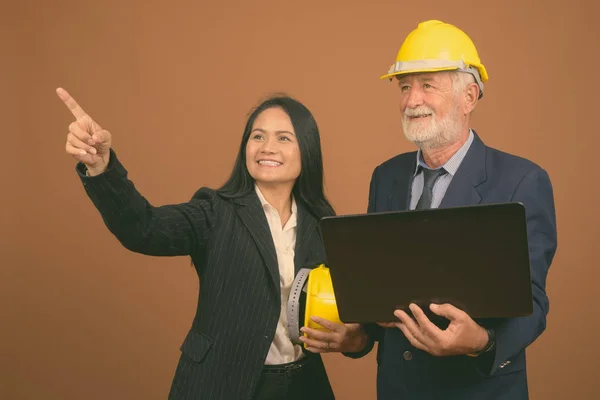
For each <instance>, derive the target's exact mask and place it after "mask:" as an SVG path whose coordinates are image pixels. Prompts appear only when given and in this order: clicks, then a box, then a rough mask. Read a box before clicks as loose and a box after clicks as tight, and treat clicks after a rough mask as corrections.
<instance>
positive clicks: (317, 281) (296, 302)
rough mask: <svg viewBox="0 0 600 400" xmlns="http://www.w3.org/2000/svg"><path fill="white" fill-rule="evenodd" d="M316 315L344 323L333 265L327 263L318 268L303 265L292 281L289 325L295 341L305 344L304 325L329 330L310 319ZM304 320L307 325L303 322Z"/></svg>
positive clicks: (288, 310) (291, 335)
mask: <svg viewBox="0 0 600 400" xmlns="http://www.w3.org/2000/svg"><path fill="white" fill-rule="evenodd" d="M313 315H314V316H318V317H321V318H324V319H327V320H329V321H332V322H335V323H338V324H341V323H342V322H341V321H340V317H339V314H338V310H337V305H336V302H335V294H334V292H333V283H332V282H331V275H330V273H329V268H327V267H326V266H325V264H320V265H319V266H318V267H316V268H314V269H308V268H302V269H301V270H300V271H298V274H297V275H296V278H295V279H294V282H293V283H292V288H291V290H290V296H289V299H288V304H287V326H288V331H289V333H290V337H291V339H292V342H293V343H296V344H302V342H301V341H300V336H301V335H302V332H300V328H301V327H302V326H307V327H309V328H313V329H318V330H321V331H328V329H327V328H325V327H323V326H321V325H319V324H316V323H315V322H313V321H312V320H311V319H310V317H311V316H313ZM301 321H302V322H303V323H304V324H303V325H300V322H301ZM304 347H306V345H305V346H304Z"/></svg>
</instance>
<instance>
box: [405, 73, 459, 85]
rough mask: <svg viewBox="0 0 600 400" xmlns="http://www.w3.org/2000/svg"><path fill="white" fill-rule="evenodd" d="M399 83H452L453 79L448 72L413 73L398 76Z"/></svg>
mask: <svg viewBox="0 0 600 400" xmlns="http://www.w3.org/2000/svg"><path fill="white" fill-rule="evenodd" d="M396 79H397V80H398V82H400V83H403V82H414V81H417V82H428V81H434V82H451V81H452V77H451V75H450V72H448V71H439V72H413V73H410V74H401V75H396Z"/></svg>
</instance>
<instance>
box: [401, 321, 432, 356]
mask: <svg viewBox="0 0 600 400" xmlns="http://www.w3.org/2000/svg"><path fill="white" fill-rule="evenodd" d="M398 328H400V330H401V331H402V333H403V334H404V336H406V338H407V339H408V341H409V342H410V344H412V345H413V346H414V347H416V348H417V349H419V350H423V351H427V352H428V349H427V346H425V344H423V343H421V342H420V341H419V339H417V338H416V337H415V335H413V334H412V332H411V331H410V330H409V329H408V328H407V327H406V325H404V324H398Z"/></svg>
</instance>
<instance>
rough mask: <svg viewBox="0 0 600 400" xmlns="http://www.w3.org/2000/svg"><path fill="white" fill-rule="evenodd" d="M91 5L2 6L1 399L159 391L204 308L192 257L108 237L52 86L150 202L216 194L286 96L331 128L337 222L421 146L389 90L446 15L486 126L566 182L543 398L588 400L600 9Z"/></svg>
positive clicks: (154, 394)
mask: <svg viewBox="0 0 600 400" xmlns="http://www.w3.org/2000/svg"><path fill="white" fill-rule="evenodd" d="M88 3H91V2H82V1H53V2H48V1H42V0H38V1H35V0H29V1H23V0H21V1H18V2H17V1H12V2H11V1H9V0H3V2H2V10H1V11H0V22H1V24H0V26H1V28H0V29H2V31H3V32H2V35H1V37H2V38H1V39H0V40H1V41H2V42H0V43H1V44H2V56H0V57H1V59H0V69H1V71H0V72H1V75H0V76H1V77H2V78H0V79H1V81H2V83H3V86H4V94H3V96H1V97H0V98H1V100H0V101H1V102H2V104H1V108H0V110H1V111H0V112H1V120H2V122H3V127H4V128H5V129H6V131H5V132H3V133H2V136H1V137H2V142H0V144H1V147H0V148H1V149H2V155H1V156H0V160H1V162H2V167H1V168H0V174H1V175H0V178H1V179H2V196H0V199H1V200H0V201H1V202H2V204H1V207H0V216H1V218H2V222H1V226H0V230H1V233H2V240H1V260H0V261H1V266H0V268H1V269H0V295H1V297H0V299H1V300H0V323H1V328H0V398H3V399H38V398H43V399H84V398H85V399H117V398H119V399H121V398H122V399H125V398H127V399H131V398H140V399H141V398H143V399H163V398H166V395H167V392H168V388H169V385H170V382H171V378H172V374H173V371H174V368H175V365H176V362H177V358H178V356H179V350H178V348H179V345H180V344H181V342H182V340H183V338H184V335H185V333H186V331H187V329H188V328H189V326H190V323H191V320H192V317H193V314H194V310H195V305H196V304H195V302H196V296H197V290H198V282H197V279H196V276H195V273H194V271H193V269H192V268H190V265H189V260H188V259H186V258H152V257H147V256H142V255H138V254H134V253H131V252H129V251H127V250H125V249H123V248H122V247H121V246H120V245H119V243H118V242H117V241H116V240H115V239H114V238H113V237H112V236H111V234H110V233H109V232H108V230H107V229H106V228H105V226H104V225H103V223H102V221H101V218H100V217H99V215H98V213H97V212H96V211H95V209H94V208H93V206H92V204H91V202H90V201H88V199H87V198H86V196H85V194H84V192H83V190H82V187H81V185H80V182H79V181H78V179H77V176H76V175H75V172H74V162H73V160H72V159H71V158H70V157H68V156H67V155H66V154H65V153H64V141H65V137H66V133H67V126H68V124H69V123H70V121H71V116H70V114H69V113H68V111H67V109H66V108H65V107H64V106H63V105H62V104H61V102H60V101H59V99H58V98H57V97H56V95H55V93H54V89H55V88H56V87H57V86H64V87H65V88H67V89H68V90H70V91H71V92H72V94H73V95H74V96H75V97H76V98H77V99H78V100H79V101H80V103H81V104H82V105H83V107H84V108H85V109H86V110H87V111H88V112H90V113H91V115H92V116H94V117H95V118H96V119H97V120H98V121H99V122H100V123H101V124H103V125H104V126H105V127H106V128H107V129H109V130H111V131H112V133H113V135H114V145H115V148H116V150H117V151H118V152H119V155H120V157H121V158H122V160H123V162H124V163H125V165H126V167H127V168H128V169H129V171H130V174H131V175H130V176H131V178H132V179H133V180H134V182H135V183H136V185H137V186H138V187H139V188H140V189H141V191H142V192H143V193H144V194H145V195H146V196H147V197H148V198H149V200H150V201H152V202H153V203H154V204H164V203H171V202H181V201H185V200H187V199H188V198H189V197H190V196H191V195H192V194H193V192H194V191H195V190H196V189H197V188H198V187H199V186H201V185H206V186H212V187H215V186H217V185H219V184H220V183H222V182H223V180H224V179H225V178H226V177H227V175H228V174H229V172H230V169H231V166H232V163H233V159H234V156H235V154H236V151H237V146H238V142H239V140H240V136H241V132H242V128H243V123H244V120H245V117H246V113H247V111H248V110H249V108H250V107H252V106H253V105H255V104H256V103H257V102H258V101H259V100H260V99H261V98H263V97H264V96H265V95H267V94H268V93H270V92H273V91H286V92H288V93H290V94H292V95H294V96H296V97H298V98H299V99H300V100H302V101H303V102H305V103H306V104H307V105H308V107H309V108H310V109H311V110H312V111H313V112H314V114H315V116H316V118H317V121H318V123H319V125H320V128H321V130H322V135H323V150H324V155H325V167H326V185H327V193H328V195H329V197H330V199H331V200H332V202H333V204H334V206H335V207H336V209H337V211H338V212H339V213H355V212H363V211H364V210H365V209H366V203H367V191H368V183H369V178H370V174H371V171H372V169H373V168H374V167H375V166H376V165H377V164H378V163H380V162H381V161H383V160H385V159H387V158H389V157H390V156H393V155H395V154H397V153H399V152H403V151H407V150H411V149H412V147H411V146H410V145H409V144H408V143H407V142H405V140H404V138H403V136H402V133H401V127H400V122H399V121H400V118H399V111H398V106H397V97H396V96H397V92H396V90H395V88H394V87H393V86H392V85H390V84H389V83H387V82H386V81H379V80H378V77H379V76H380V75H381V74H382V73H384V72H385V71H386V70H387V68H388V66H389V65H390V64H391V63H392V62H393V59H394V57H395V55H396V52H397V50H398V48H399V46H400V44H401V42H402V40H403V38H404V36H405V35H406V34H407V33H408V32H409V31H410V30H412V29H413V28H414V27H416V24H417V22H418V21H421V20H425V19H431V18H436V19H441V20H445V21H448V22H451V23H454V24H456V25H458V26H459V27H461V28H463V29H464V30H465V31H466V32H468V34H469V35H470V36H471V37H472V38H473V40H474V41H475V42H476V45H477V46H478V49H479V51H480V55H481V57H482V59H483V61H484V63H485V65H486V67H487V68H488V71H489V74H490V81H489V84H488V85H487V86H486V96H485V97H484V99H483V100H482V102H481V103H480V104H479V106H478V108H477V111H476V114H475V117H474V124H473V126H474V127H475V129H477V131H478V132H479V133H480V134H481V136H482V137H483V139H484V140H485V142H486V143H487V144H488V145H492V146H495V147H498V148H500V149H503V150H506V151H509V152H514V153H517V154H519V155H522V156H525V157H527V158H530V159H532V160H533V161H535V162H537V163H539V164H541V165H542V166H543V167H545V168H546V169H547V170H548V171H549V173H550V176H551V178H552V181H553V184H554V188H555V196H556V205H557V215H558V227H559V251H558V254H557V256H556V259H555V262H554V264H553V266H552V268H551V271H550V275H549V279H548V292H549V296H550V300H551V312H550V316H549V320H548V329H547V331H546V332H545V333H544V334H543V336H542V337H541V338H540V339H539V340H538V341H537V342H536V343H535V344H534V345H533V346H531V348H530V350H529V352H528V359H529V379H530V388H531V395H532V398H533V399H564V398H576V399H592V398H595V396H594V391H593V388H595V387H596V386H597V381H596V380H597V374H598V372H597V366H596V363H597V359H598V356H599V355H600V354H599V351H598V344H597V343H598V329H599V328H600V316H599V313H598V308H597V304H598V303H597V296H596V295H595V294H596V293H597V292H598V290H597V283H596V280H597V279H598V278H600V272H599V271H598V269H597V262H596V254H597V244H596V243H595V242H596V240H597V238H598V223H600V218H599V217H598V211H597V209H596V208H595V206H596V205H597V203H598V200H600V198H599V196H598V194H597V193H598V190H597V189H594V188H593V187H594V186H597V182H596V180H597V178H596V175H597V168H596V162H594V161H593V156H594V155H595V153H596V148H597V147H596V146H598V144H599V141H598V138H597V135H598V129H597V126H596V124H595V123H594V122H595V120H594V118H595V116H596V115H597V114H595V113H594V111H595V110H596V107H594V106H597V104H598V102H597V96H598V92H599V86H598V83H597V82H598V79H597V77H596V76H595V75H596V74H595V69H596V68H597V66H598V63H599V61H600V60H599V57H598V55H597V54H598V53H597V50H595V49H597V47H596V46H597V40H598V39H599V38H600V28H598V24H597V22H596V21H595V19H592V18H595V17H592V15H595V13H593V10H592V8H595V7H597V5H596V4H595V2H594V1H593V0H571V1H533V0H530V1H527V2H524V1H520V0H514V1H504V2H501V3H502V4H495V3H500V2H494V4H493V5H492V2H489V3H488V2H475V3H473V2H470V3H469V2H466V3H456V2H445V1H430V2H425V3H418V2H417V3H409V2H400V1H383V0H379V1H376V0H371V1H369V2H366V1H352V0H344V1H342V0H336V1H333V0H331V1H303V2H281V1H269V2H267V1H265V2H249V1H227V2H222V3H221V4H217V2H214V3H212V2H206V1H204V2H198V1H189V2H183V1H180V2H171V3H170V4H169V5H166V4H167V2H163V1H137V2H134V1H116V0H106V1H102V2H100V1H98V2H94V4H88ZM251 3H253V4H251ZM524 3H527V4H524ZM590 181H591V182H592V183H596V184H595V185H592V186H591V187H590V186H589V185H590ZM580 191H583V193H582V194H580ZM325 360H326V364H327V367H328V370H329V372H330V374H331V379H332V383H333V386H334V389H335V391H336V393H337V394H338V397H339V398H340V399H374V398H375V361H374V357H373V356H372V354H371V355H370V356H368V357H366V358H364V359H362V360H358V361H353V360H349V359H344V358H342V357H339V356H335V355H333V356H326V358H325ZM136 394H138V395H136Z"/></svg>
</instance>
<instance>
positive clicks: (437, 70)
mask: <svg viewBox="0 0 600 400" xmlns="http://www.w3.org/2000/svg"><path fill="white" fill-rule="evenodd" d="M458 69H459V68H458V67H442V68H429V69H414V70H406V71H398V72H393V73H391V74H386V75H383V76H382V77H380V78H379V79H392V78H393V77H395V76H400V75H409V74H426V73H428V72H443V71H457V70H458Z"/></svg>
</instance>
